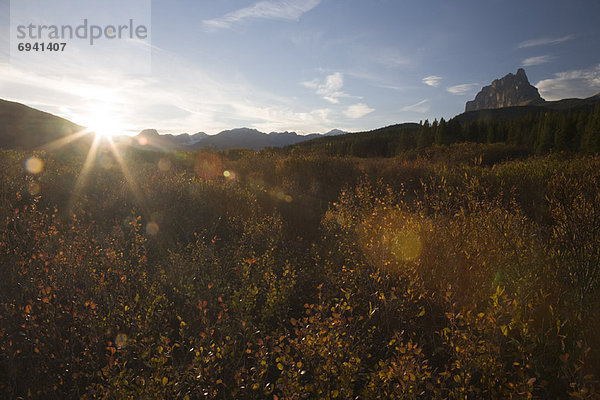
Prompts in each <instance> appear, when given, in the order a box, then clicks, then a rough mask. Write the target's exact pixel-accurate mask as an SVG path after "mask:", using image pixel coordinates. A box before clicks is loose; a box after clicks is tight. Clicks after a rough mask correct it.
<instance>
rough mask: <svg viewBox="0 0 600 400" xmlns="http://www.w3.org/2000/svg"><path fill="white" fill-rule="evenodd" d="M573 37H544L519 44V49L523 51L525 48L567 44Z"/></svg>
mask: <svg viewBox="0 0 600 400" xmlns="http://www.w3.org/2000/svg"><path fill="white" fill-rule="evenodd" d="M574 38H575V35H567V36H561V37H554V38H552V37H545V38H539V39H532V40H526V41H524V42H521V43H519V48H520V49H524V48H527V47H536V46H548V45H555V44H559V43H564V42H568V41H569V40H571V39H574Z"/></svg>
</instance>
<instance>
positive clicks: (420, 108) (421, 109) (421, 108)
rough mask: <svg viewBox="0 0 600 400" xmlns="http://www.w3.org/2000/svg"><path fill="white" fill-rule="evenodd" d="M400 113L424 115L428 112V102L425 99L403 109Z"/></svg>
mask: <svg viewBox="0 0 600 400" xmlns="http://www.w3.org/2000/svg"><path fill="white" fill-rule="evenodd" d="M402 111H408V112H416V113H420V114H424V113H426V112H428V111H429V100H427V99H425V100H421V101H419V102H418V103H415V104H411V105H410V106H406V107H403V108H402Z"/></svg>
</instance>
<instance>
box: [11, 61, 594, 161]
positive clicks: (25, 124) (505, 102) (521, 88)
mask: <svg viewBox="0 0 600 400" xmlns="http://www.w3.org/2000/svg"><path fill="white" fill-rule="evenodd" d="M598 103H600V93H598V94H596V95H595V96H592V97H589V98H586V99H564V100H559V101H546V100H544V99H543V98H542V97H541V96H540V94H539V92H538V90H537V88H536V87H535V86H532V85H531V84H530V83H529V80H528V79H527V75H526V73H525V71H524V70H523V69H519V70H518V71H517V73H516V74H508V75H506V76H505V77H503V78H501V79H497V80H495V81H493V82H492V84H491V85H489V86H485V87H484V88H483V89H482V90H481V91H480V92H479V93H478V94H477V96H476V97H475V99H474V100H473V101H469V102H467V104H466V107H465V109H466V111H465V112H464V113H462V114H460V115H457V116H456V117H455V118H454V119H455V120H456V121H458V122H460V123H463V122H469V121H473V120H490V119H496V120H507V119H514V118H520V117H524V116H526V115H528V114H539V113H543V112H549V111H560V110H570V109H573V110H577V109H583V108H589V107H592V106H594V105H595V104H598ZM399 126H400V125H394V126H392V127H386V128H380V129H376V130H373V131H370V132H375V133H378V134H381V133H382V132H383V133H385V132H388V131H389V132H390V133H393V132H396V131H397V130H398V127H399ZM406 127H411V129H414V128H415V127H414V126H412V125H410V124H408V125H407V124H405V125H404V126H403V128H406ZM84 130H85V128H84V127H82V126H79V125H77V124H74V123H72V122H70V121H68V120H66V119H64V118H60V117H57V116H55V115H52V114H49V113H46V112H42V111H39V110H36V109H34V108H31V107H28V106H26V105H23V104H19V103H15V102H11V101H5V100H0V148H8V149H52V148H53V147H54V144H55V143H57V144H63V143H69V142H73V141H75V140H74V139H77V143H81V144H83V145H84V146H89V143H90V142H91V140H93V135H81V134H79V135H77V133H78V132H83V131H84ZM365 133H369V132H362V134H365ZM346 134H348V132H344V131H341V130H337V129H334V130H332V131H330V132H327V133H325V134H317V133H314V134H309V135H299V134H297V133H295V132H271V133H264V132H260V131H258V130H256V129H250V128H238V129H231V130H225V131H222V132H220V133H218V134H216V135H208V134H206V133H204V132H198V133H195V134H188V133H183V134H180V135H171V134H166V135H161V134H159V132H158V131H157V130H155V129H145V130H143V131H141V132H140V133H139V134H138V135H137V136H134V137H129V136H128V137H125V136H123V137H120V138H115V140H119V141H126V142H128V143H129V144H131V145H132V146H134V147H138V148H142V149H146V150H152V151H197V150H200V149H202V148H214V149H218V150H227V149H233V148H248V149H253V150H260V149H263V148H266V147H285V146H290V145H296V144H299V143H302V142H307V141H310V140H313V139H319V138H320V139H325V138H328V137H332V136H341V135H346ZM79 139H81V140H79ZM318 142H319V143H325V142H323V140H320V141H318Z"/></svg>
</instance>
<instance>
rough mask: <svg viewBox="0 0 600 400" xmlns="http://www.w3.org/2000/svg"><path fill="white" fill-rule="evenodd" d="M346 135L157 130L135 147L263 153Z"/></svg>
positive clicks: (142, 137)
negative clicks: (176, 132)
mask: <svg viewBox="0 0 600 400" xmlns="http://www.w3.org/2000/svg"><path fill="white" fill-rule="evenodd" d="M346 133H348V132H344V131H341V130H339V129H334V130H331V131H329V132H327V133H325V134H319V133H313V134H310V135H299V134H297V133H296V132H271V133H264V132H260V131H258V130H256V129H250V128H237V129H231V130H225V131H222V132H219V133H218V134H216V135H208V134H206V133H204V132H199V133H196V134H193V135H190V134H188V133H183V134H180V135H170V134H167V135H161V134H159V133H158V131H157V130H156V129H144V130H143V131H141V132H140V133H139V134H138V135H137V136H135V137H133V140H132V145H133V146H134V147H138V148H143V149H147V150H155V151H176V150H177V151H195V150H200V149H203V148H215V149H217V150H227V149H233V148H247V149H252V150H260V149H263V148H265V147H285V146H290V145H294V144H298V143H301V142H305V141H307V140H311V139H316V138H320V137H325V136H336V135H344V134H346Z"/></svg>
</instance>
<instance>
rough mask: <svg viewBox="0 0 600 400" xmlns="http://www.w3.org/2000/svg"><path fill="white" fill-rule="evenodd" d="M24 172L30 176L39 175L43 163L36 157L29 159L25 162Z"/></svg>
mask: <svg viewBox="0 0 600 400" xmlns="http://www.w3.org/2000/svg"><path fill="white" fill-rule="evenodd" d="M25 170H26V171H27V172H29V173H30V174H34V175H37V174H40V173H41V172H42V171H43V170H44V162H43V161H42V160H40V159H39V158H37V157H29V158H28V159H27V160H25Z"/></svg>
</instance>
